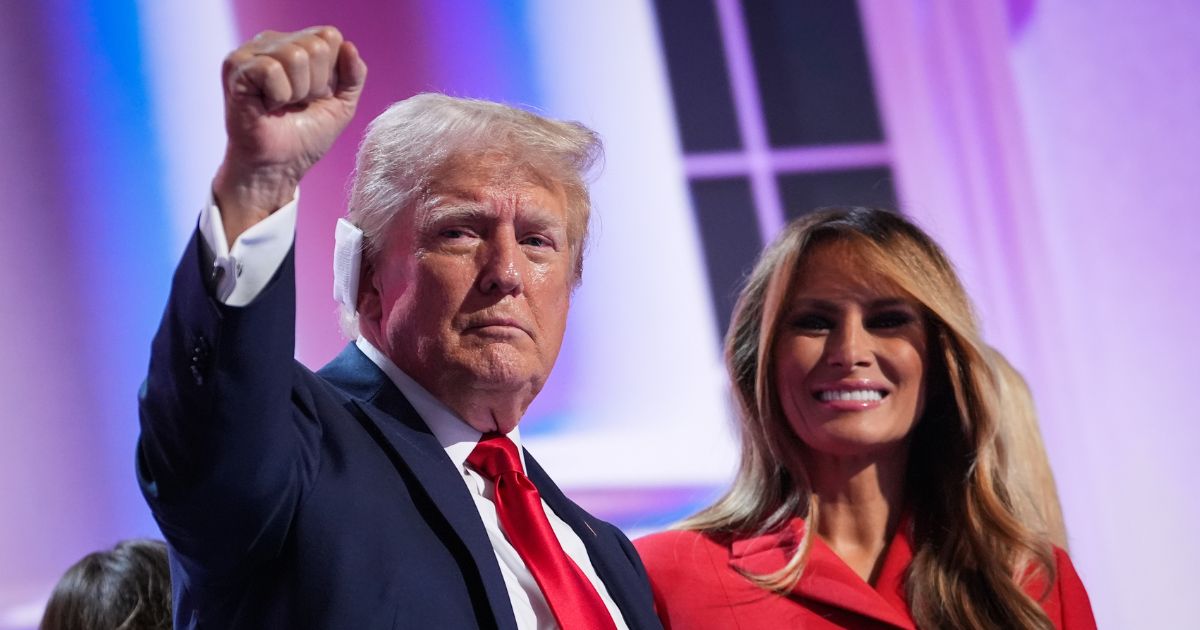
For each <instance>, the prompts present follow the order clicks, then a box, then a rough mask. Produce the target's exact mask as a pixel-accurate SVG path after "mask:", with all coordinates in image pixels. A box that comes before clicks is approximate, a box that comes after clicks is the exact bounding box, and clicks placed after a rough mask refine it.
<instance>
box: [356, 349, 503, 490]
mask: <svg viewBox="0 0 1200 630" xmlns="http://www.w3.org/2000/svg"><path fill="white" fill-rule="evenodd" d="M354 344H355V345H356V346H358V349H359V350H361V351H362V353H363V354H365V355H366V356H367V358H368V359H370V360H371V363H374V364H375V365H376V366H377V367H378V368H379V369H380V370H383V373H384V374H386V375H387V377H388V378H389V379H391V381H392V383H394V384H395V385H396V389H399V390H400V393H401V394H404V397H405V398H407V399H408V402H409V404H411V405H412V406H413V409H415V410H416V411H417V415H419V416H421V419H422V420H424V421H425V424H426V425H427V426H428V427H429V430H430V431H431V432H432V433H433V436H434V437H435V438H437V441H438V444H441V446H442V449H443V450H445V451H446V456H448V457H449V458H450V461H452V462H454V466H455V467H456V468H457V469H459V470H462V469H463V467H464V466H465V464H466V462H467V458H468V457H470V456H471V451H473V450H475V445H476V444H478V443H479V438H481V437H483V434H482V433H480V432H479V431H477V430H476V429H475V428H474V427H472V426H471V425H469V424H467V422H466V421H465V420H463V419H462V418H459V417H458V415H457V414H455V413H454V412H453V411H451V410H450V408H449V407H447V406H446V405H445V404H443V403H442V401H440V400H438V399H437V398H435V397H434V395H433V394H431V393H429V390H427V389H425V388H424V387H421V385H420V384H419V383H417V382H416V381H414V380H413V379H412V377H411V376H409V375H407V374H405V373H404V371H403V370H401V369H400V368H399V367H397V366H396V364H395V363H393V362H392V360H391V359H389V358H388V357H387V355H385V354H384V353H383V352H382V351H381V350H379V348H376V347H375V346H374V345H372V344H371V342H370V341H367V340H366V338H365V337H362V336H359V338H358V339H357V340H355V342H354ZM508 439H510V440H512V441H513V444H516V445H517V453H519V454H520V455H521V468H522V469H524V468H525V450H524V449H523V448H521V429H520V428H519V427H514V428H513V430H512V431H511V432H509V433H508Z"/></svg>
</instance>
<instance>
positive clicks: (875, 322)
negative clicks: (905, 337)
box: [867, 311, 915, 329]
mask: <svg viewBox="0 0 1200 630" xmlns="http://www.w3.org/2000/svg"><path fill="white" fill-rule="evenodd" d="M914 319H915V318H914V317H913V316H912V315H910V314H909V313H905V312H903V311H895V312H888V313H880V314H879V315H875V316H873V317H871V318H870V319H868V320H867V327H868V328H883V329H888V328H900V327H901V326H904V325H906V324H908V323H910V322H912V321H913V320H914Z"/></svg>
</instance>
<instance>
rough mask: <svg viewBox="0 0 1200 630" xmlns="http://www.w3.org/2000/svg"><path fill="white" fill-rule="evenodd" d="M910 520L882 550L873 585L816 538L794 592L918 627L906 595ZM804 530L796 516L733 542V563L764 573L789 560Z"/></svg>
mask: <svg viewBox="0 0 1200 630" xmlns="http://www.w3.org/2000/svg"><path fill="white" fill-rule="evenodd" d="M907 525H908V524H907V521H905V522H902V524H901V526H900V527H898V528H897V531H896V535H895V536H894V537H893V538H892V542H891V543H890V544H889V545H888V548H887V551H886V552H884V553H885V556H884V560H883V566H882V567H881V569H880V572H879V577H878V579H877V580H876V583H875V586H874V587H872V586H871V585H870V584H867V583H866V582H865V581H863V579H862V578H861V577H859V576H858V574H857V573H855V572H854V570H853V569H851V568H850V567H849V566H847V565H846V563H845V562H843V561H842V559H841V558H839V557H838V556H837V554H835V553H834V552H833V550H832V549H830V548H829V546H828V545H826V544H825V542H824V541H822V540H821V539H820V538H814V539H813V543H812V549H811V551H810V552H809V556H808V564H807V565H806V566H805V568H804V574H803V575H802V576H801V577H800V581H799V582H797V583H796V586H795V587H793V589H792V595H793V596H795V597H798V598H802V599H810V600H814V601H818V602H821V603H824V604H828V605H832V606H837V607H839V608H844V609H846V610H849V611H852V612H855V613H857V614H860V615H863V616H865V617H869V618H871V619H875V620H877V621H881V622H883V623H887V624H890V625H892V626H894V627H896V628H904V629H905V630H915V628H916V626H915V624H914V623H913V620H912V617H911V616H910V615H909V612H908V603H907V601H906V600H905V599H904V573H905V571H906V570H907V569H908V565H909V562H911V561H912V542H911V540H910V538H909V534H908V530H909V527H908V526H907ZM803 534H804V521H803V520H801V519H799V518H797V519H794V520H793V521H792V522H791V523H790V524H789V526H788V527H786V528H784V529H783V530H781V531H779V532H775V533H771V534H766V535H763V536H756V537H753V538H746V539H742V540H737V541H734V542H733V545H732V547H731V549H730V557H729V564H730V566H732V567H733V568H735V569H738V570H740V571H742V572H746V573H752V574H758V575H763V574H766V573H771V572H773V571H777V570H779V569H781V568H783V566H784V565H785V564H786V563H787V561H788V559H789V558H791V556H792V554H793V553H794V552H795V550H796V547H797V545H798V544H799V543H800V538H801V536H802V535H803Z"/></svg>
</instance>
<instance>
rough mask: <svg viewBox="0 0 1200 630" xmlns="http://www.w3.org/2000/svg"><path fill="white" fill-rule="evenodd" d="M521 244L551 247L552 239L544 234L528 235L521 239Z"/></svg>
mask: <svg viewBox="0 0 1200 630" xmlns="http://www.w3.org/2000/svg"><path fill="white" fill-rule="evenodd" d="M521 244H522V245H529V246H531V247H549V246H550V239H548V238H545V237H542V236H526V237H525V238H523V239H521Z"/></svg>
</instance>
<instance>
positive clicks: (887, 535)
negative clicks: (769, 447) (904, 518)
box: [806, 444, 908, 582]
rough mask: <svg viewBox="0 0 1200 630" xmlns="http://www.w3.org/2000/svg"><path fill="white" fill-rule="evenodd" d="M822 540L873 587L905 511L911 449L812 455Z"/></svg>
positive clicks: (813, 482)
mask: <svg viewBox="0 0 1200 630" xmlns="http://www.w3.org/2000/svg"><path fill="white" fill-rule="evenodd" d="M807 455H808V456H807V457H806V460H807V461H808V462H809V465H808V466H807V469H808V473H809V480H810V482H811V483H812V488H813V493H814V494H815V495H816V497H817V505H818V509H819V510H820V512H819V518H818V519H817V535H818V536H820V537H821V539H822V540H824V541H825V543H826V544H828V545H829V547H830V548H831V549H833V551H834V553H836V554H837V555H838V557H840V558H841V559H842V561H844V562H845V563H846V564H847V565H849V566H850V568H852V569H854V571H855V573H858V575H859V576H860V577H862V579H863V580H864V581H866V582H874V580H875V577H876V575H877V574H878V572H879V568H880V567H881V566H882V565H883V556H884V552H885V551H886V550H887V546H888V543H889V542H891V540H892V537H893V536H894V535H895V533H896V528H897V527H898V526H899V522H900V516H901V511H902V510H903V509H904V491H905V479H906V470H907V468H908V447H907V444H905V445H901V446H898V447H896V448H895V449H893V450H889V451H888V452H886V453H881V454H880V453H873V454H871V455H866V456H848V457H847V456H837V455H828V454H823V453H813V452H809V453H808V454H807Z"/></svg>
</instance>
